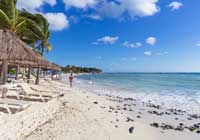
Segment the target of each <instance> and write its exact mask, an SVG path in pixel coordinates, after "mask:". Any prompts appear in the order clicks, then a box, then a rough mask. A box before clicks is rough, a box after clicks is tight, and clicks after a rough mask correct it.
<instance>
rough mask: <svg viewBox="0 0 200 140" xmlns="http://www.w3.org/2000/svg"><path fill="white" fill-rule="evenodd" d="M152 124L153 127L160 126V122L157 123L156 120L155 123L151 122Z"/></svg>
mask: <svg viewBox="0 0 200 140" xmlns="http://www.w3.org/2000/svg"><path fill="white" fill-rule="evenodd" d="M150 125H151V126H153V127H156V128H158V127H159V124H158V123H156V122H154V123H152V124H150Z"/></svg>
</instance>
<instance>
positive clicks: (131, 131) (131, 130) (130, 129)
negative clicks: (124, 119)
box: [129, 126, 134, 134]
mask: <svg viewBox="0 0 200 140" xmlns="http://www.w3.org/2000/svg"><path fill="white" fill-rule="evenodd" d="M133 130H134V127H133V126H132V127H130V128H129V133H130V134H132V133H133Z"/></svg>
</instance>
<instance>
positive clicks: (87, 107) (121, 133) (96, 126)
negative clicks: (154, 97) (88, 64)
mask: <svg viewBox="0 0 200 140" xmlns="http://www.w3.org/2000/svg"><path fill="white" fill-rule="evenodd" d="M42 84H45V85H48V86H49V87H51V86H55V85H57V90H60V91H62V92H64V91H65V94H64V96H62V97H59V98H57V99H52V100H51V101H49V102H47V103H33V104H32V105H31V107H30V108H28V109H27V110H24V111H21V112H19V113H17V114H15V115H12V116H6V118H3V116H1V118H3V119H4V125H3V124H2V122H1V131H2V130H3V131H2V132H1V133H0V136H1V137H0V139H2V138H3V139H6V138H7V139H9V138H10V139H19V140H44V139H45V140H46V139H48V140H65V139H70V140H94V139H95V140H122V139H123V140H132V139H140V140H160V139H162V140H168V139H172V140H178V139H182V140H191V139H192V140H198V139H199V134H198V133H199V125H200V124H199V119H200V118H199V116H198V115H196V116H195V115H193V116H190V115H189V114H188V113H187V112H184V111H181V110H175V109H166V108H163V107H162V106H157V105H156V104H153V103H151V102H148V103H144V102H140V101H137V100H135V99H134V98H122V97H116V96H111V95H97V94H94V93H90V92H86V91H84V90H83V89H78V88H74V89H70V88H69V87H68V85H66V84H63V83H60V82H54V81H51V82H48V83H45V82H44V83H42ZM42 84H41V85H42ZM51 84H52V85H51ZM38 88H44V87H42V86H38ZM38 109H39V110H40V111H37V110H38ZM33 110H35V112H34V111H33ZM43 110H45V111H43ZM31 112H32V113H31ZM42 114H43V115H42ZM31 115H34V116H35V120H34V121H32V124H29V123H25V122H26V121H24V123H22V122H19V120H16V119H19V117H22V116H23V119H24V120H27V119H28V118H31ZM23 119H20V120H23ZM7 121H10V122H7ZM28 122H31V120H30V119H29V120H28ZM18 123H20V124H21V126H20V127H21V129H20V130H19V129H17V128H19V127H18ZM14 124H15V125H14ZM9 126H11V128H12V129H10V127H9ZM26 126H27V127H26ZM30 126H32V127H30ZM15 127H16V129H17V131H16V130H15V129H14V128H15ZM2 128H3V129H2ZM23 128H24V129H23ZM15 131H16V132H15ZM12 132H13V133H12ZM15 133H16V134H17V135H15ZM3 136H4V137H3ZM3 139H2V140H3Z"/></svg>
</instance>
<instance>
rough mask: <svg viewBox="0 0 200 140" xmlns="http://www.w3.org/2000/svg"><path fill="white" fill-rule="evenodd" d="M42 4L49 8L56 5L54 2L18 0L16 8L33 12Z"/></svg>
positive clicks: (51, 0)
mask: <svg viewBox="0 0 200 140" xmlns="http://www.w3.org/2000/svg"><path fill="white" fill-rule="evenodd" d="M44 4H49V5H50V6H54V5H56V0H18V1H17V8H19V9H26V10H28V11H30V12H35V11H36V10H37V9H38V8H40V7H41V6H43V5H44Z"/></svg>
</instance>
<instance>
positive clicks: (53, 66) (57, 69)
mask: <svg viewBox="0 0 200 140" xmlns="http://www.w3.org/2000/svg"><path fill="white" fill-rule="evenodd" d="M51 69H52V70H54V71H61V67H60V66H59V65H58V64H55V63H52V66H51Z"/></svg>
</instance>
